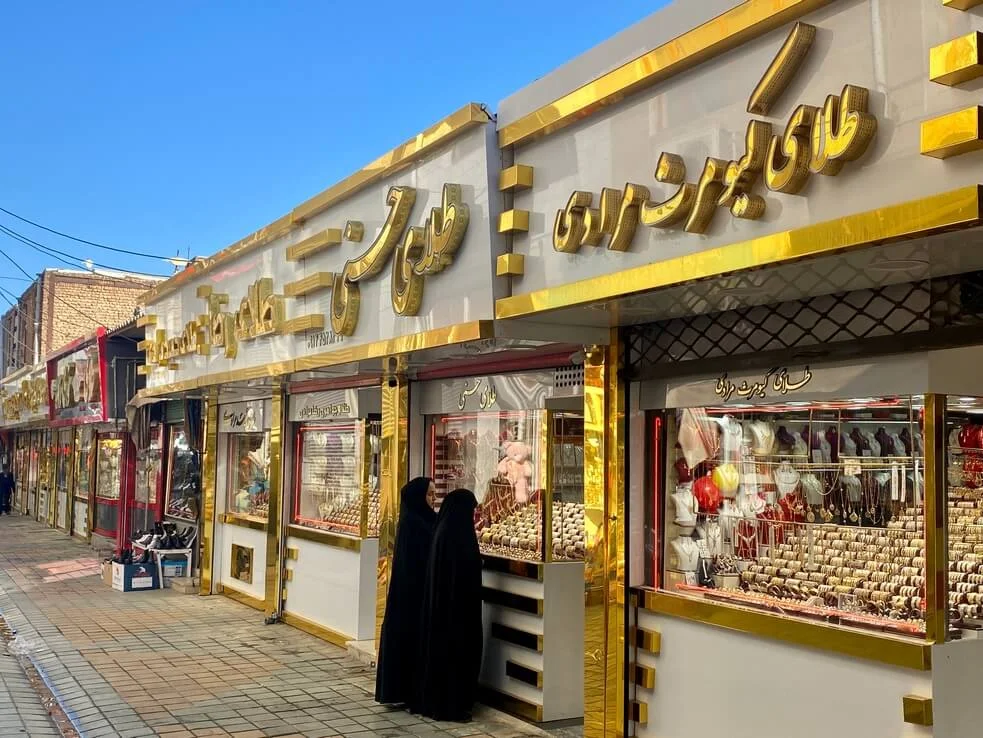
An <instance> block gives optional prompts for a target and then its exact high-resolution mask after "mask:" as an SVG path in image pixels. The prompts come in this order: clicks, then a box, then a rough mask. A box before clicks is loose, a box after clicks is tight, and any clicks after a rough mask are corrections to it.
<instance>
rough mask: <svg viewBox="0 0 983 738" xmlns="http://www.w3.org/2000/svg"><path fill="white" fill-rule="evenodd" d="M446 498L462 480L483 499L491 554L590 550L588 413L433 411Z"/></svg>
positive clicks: (438, 483)
mask: <svg viewBox="0 0 983 738" xmlns="http://www.w3.org/2000/svg"><path fill="white" fill-rule="evenodd" d="M427 422H428V428H429V438H430V465H429V469H430V472H429V473H430V475H431V476H432V478H433V480H434V486H435V487H436V488H437V500H438V505H439V502H440V500H442V499H443V498H444V497H445V496H446V495H447V494H448V493H449V492H451V491H452V490H454V489H457V488H459V487H464V488H466V489H470V490H472V491H473V492H474V493H475V497H476V498H477V499H478V503H479V505H478V509H477V511H476V512H475V529H476V532H477V535H478V543H479V546H480V547H481V551H482V553H483V554H485V555H489V556H498V557H503V558H513V559H523V560H527V561H552V560H574V561H575V560H581V559H583V557H584V504H583V502H584V499H583V463H584V454H583V438H584V432H583V418H582V417H581V416H579V415H576V414H571V413H553V412H551V411H548V410H528V411H525V410H524V411H488V412H477V413H466V414H445V415H432V416H429V417H428V420H427Z"/></svg>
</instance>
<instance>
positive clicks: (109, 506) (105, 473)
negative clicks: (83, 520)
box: [92, 433, 124, 539]
mask: <svg viewBox="0 0 983 738" xmlns="http://www.w3.org/2000/svg"><path fill="white" fill-rule="evenodd" d="M123 469H124V458H123V436H122V434H121V433H106V434H100V435H99V437H98V441H97V446H96V494H95V510H94V512H93V518H92V529H93V530H94V531H95V532H96V533H98V534H99V535H101V536H105V537H106V538H113V539H115V538H116V533H117V531H118V530H119V498H120V493H121V490H122V482H123Z"/></svg>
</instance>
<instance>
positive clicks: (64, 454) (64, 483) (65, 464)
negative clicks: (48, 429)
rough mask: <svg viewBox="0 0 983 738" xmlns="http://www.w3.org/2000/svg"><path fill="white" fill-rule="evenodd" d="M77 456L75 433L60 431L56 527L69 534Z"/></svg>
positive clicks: (57, 454)
mask: <svg viewBox="0 0 983 738" xmlns="http://www.w3.org/2000/svg"><path fill="white" fill-rule="evenodd" d="M74 454H75V431H74V430H73V429H72V428H64V429H62V430H60V431H58V443H57V446H56V449H55V493H56V498H55V527H57V528H58V530H63V531H65V532H66V533H67V532H69V529H70V527H71V508H70V503H71V487H72V467H73V464H72V461H73V459H74Z"/></svg>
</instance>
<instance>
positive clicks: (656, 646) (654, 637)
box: [628, 625, 662, 656]
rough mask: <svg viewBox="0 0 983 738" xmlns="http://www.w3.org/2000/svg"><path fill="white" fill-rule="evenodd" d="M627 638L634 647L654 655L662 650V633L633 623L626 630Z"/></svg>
mask: <svg viewBox="0 0 983 738" xmlns="http://www.w3.org/2000/svg"><path fill="white" fill-rule="evenodd" d="M628 638H629V641H630V643H631V645H632V646H634V647H635V648H640V649H642V650H643V651H648V652H649V653H651V654H654V655H656V656H658V655H659V654H660V653H661V652H662V634H661V633H659V632H657V631H654V630H646V629H645V628H639V627H638V626H634V625H633V626H632V627H631V628H630V629H629V631H628Z"/></svg>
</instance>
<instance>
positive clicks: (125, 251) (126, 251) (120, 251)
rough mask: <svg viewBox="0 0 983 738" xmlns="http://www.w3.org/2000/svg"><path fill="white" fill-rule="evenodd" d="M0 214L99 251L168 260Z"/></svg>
mask: <svg viewBox="0 0 983 738" xmlns="http://www.w3.org/2000/svg"><path fill="white" fill-rule="evenodd" d="M0 213H6V214H7V215H9V216H10V217H12V218H17V220H19V221H21V222H23V223H28V224H29V225H32V226H34V227H35V228H40V229H41V230H42V231H47V232H48V233H53V234H55V235H56V236H61V237H62V238H67V239H69V240H70V241H76V242H78V243H84V244H86V245H88V246H95V247H96V248H97V249H105V250H106V251H115V252H116V253H117V254H129V255H130V256H142V257H144V258H146V259H164V258H167V257H163V256H159V255H157V254H145V253H143V252H142V251H131V250H130V249H121V248H117V247H115V246H106V245H105V244H103V243H99V242H98V241H89V240H88V239H85V238H79V237H78V236H73V235H71V234H68V233H64V232H62V231H59V230H57V229H55V228H49V227H48V226H46V225H41V224H40V223H37V222H35V221H33V220H30V219H29V218H25V217H24V216H23V215H18V214H17V213H14V212H12V211H10V210H7V209H6V208H0ZM182 261H184V260H183V259H182Z"/></svg>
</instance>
